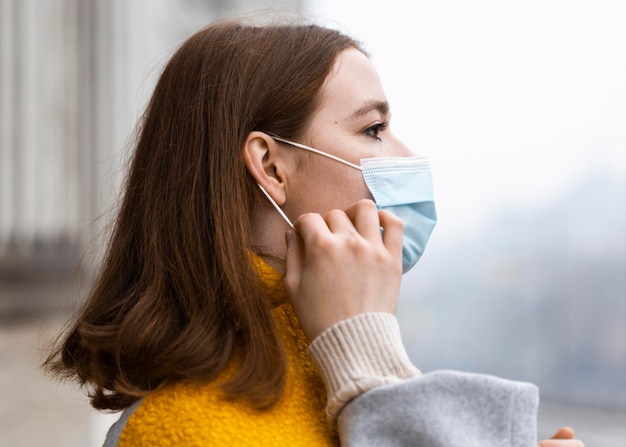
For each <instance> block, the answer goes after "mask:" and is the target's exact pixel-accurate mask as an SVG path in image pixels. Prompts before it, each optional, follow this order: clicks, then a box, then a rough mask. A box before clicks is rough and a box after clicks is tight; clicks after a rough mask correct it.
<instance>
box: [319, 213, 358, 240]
mask: <svg viewBox="0 0 626 447" xmlns="http://www.w3.org/2000/svg"><path fill="white" fill-rule="evenodd" d="M324 221H326V225H328V229H329V230H330V232H331V233H353V234H355V235H356V233H357V230H356V228H354V224H353V223H352V220H351V219H350V218H349V217H348V216H347V215H346V213H345V212H344V211H342V210H330V211H329V212H328V213H326V215H325V216H324Z"/></svg>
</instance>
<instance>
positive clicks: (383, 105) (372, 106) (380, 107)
mask: <svg viewBox="0 0 626 447" xmlns="http://www.w3.org/2000/svg"><path fill="white" fill-rule="evenodd" d="M372 110H377V111H378V112H380V113H381V114H383V115H388V114H389V103H388V102H387V101H377V100H373V101H368V102H366V103H365V104H364V105H363V106H362V107H361V108H359V110H357V111H356V112H354V113H353V114H352V117H351V118H358V117H360V116H362V115H366V114H367V113H369V112H371V111H372Z"/></svg>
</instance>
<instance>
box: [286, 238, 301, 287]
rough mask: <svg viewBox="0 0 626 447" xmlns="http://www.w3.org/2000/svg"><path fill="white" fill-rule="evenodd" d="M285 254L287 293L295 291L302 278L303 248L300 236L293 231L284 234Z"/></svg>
mask: <svg viewBox="0 0 626 447" xmlns="http://www.w3.org/2000/svg"><path fill="white" fill-rule="evenodd" d="M285 242H286V243H287V252H286V253H285V286H286V288H287V291H292V290H295V288H296V287H297V284H298V283H299V282H300V278H301V276H302V264H303V261H304V246H303V244H302V240H301V238H300V236H299V235H298V234H297V233H296V232H295V231H294V230H288V231H287V232H286V233H285Z"/></svg>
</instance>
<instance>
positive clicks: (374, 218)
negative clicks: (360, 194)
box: [345, 199, 380, 241]
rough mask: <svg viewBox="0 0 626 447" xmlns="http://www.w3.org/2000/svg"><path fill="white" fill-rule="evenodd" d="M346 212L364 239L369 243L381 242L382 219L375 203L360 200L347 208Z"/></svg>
mask: <svg viewBox="0 0 626 447" xmlns="http://www.w3.org/2000/svg"><path fill="white" fill-rule="evenodd" d="M345 212H346V216H348V218H349V219H350V220H351V221H352V222H353V224H354V227H355V228H356V231H358V233H359V234H360V235H361V236H362V237H363V238H365V239H367V240H369V241H377V240H380V219H379V216H378V209H377V208H376V204H375V203H374V202H373V201H371V200H365V199H364V200H359V201H358V202H356V203H353V204H352V205H350V206H349V207H348V208H346V211H345Z"/></svg>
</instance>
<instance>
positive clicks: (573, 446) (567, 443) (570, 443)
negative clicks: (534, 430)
mask: <svg viewBox="0 0 626 447" xmlns="http://www.w3.org/2000/svg"><path fill="white" fill-rule="evenodd" d="M537 445H538V446H539V447H585V444H583V443H582V442H580V441H579V440H577V439H549V440H547V441H541V442H539V443H538V444H537Z"/></svg>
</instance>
